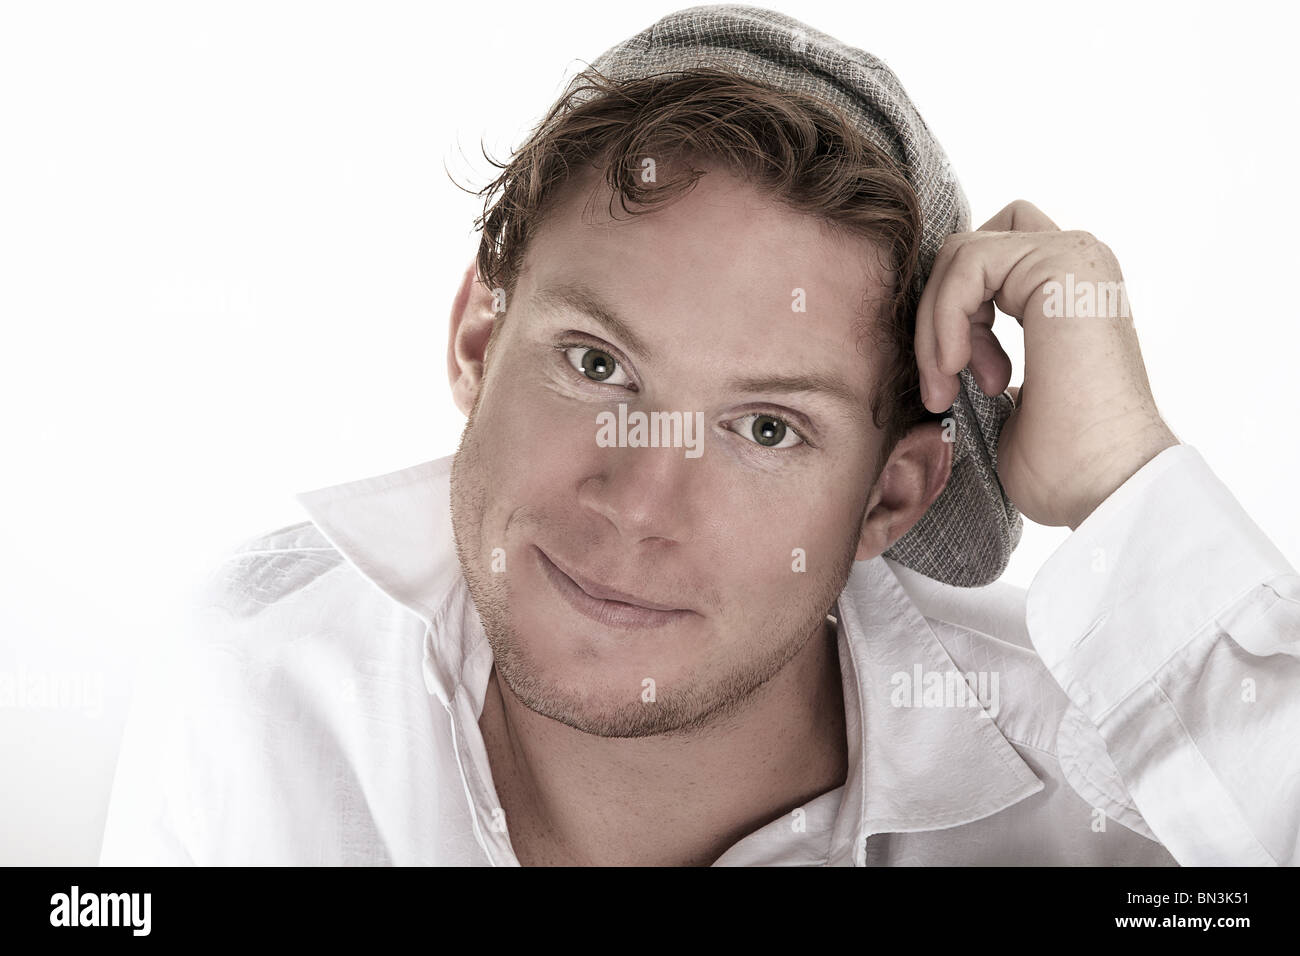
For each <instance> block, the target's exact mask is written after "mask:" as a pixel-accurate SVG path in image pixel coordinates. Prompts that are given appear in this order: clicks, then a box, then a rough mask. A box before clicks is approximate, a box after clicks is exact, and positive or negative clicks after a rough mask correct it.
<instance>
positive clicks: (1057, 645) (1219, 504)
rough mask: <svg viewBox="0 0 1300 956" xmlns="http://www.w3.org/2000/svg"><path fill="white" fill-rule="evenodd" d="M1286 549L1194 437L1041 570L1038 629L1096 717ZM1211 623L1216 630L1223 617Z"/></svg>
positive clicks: (1030, 603)
mask: <svg viewBox="0 0 1300 956" xmlns="http://www.w3.org/2000/svg"><path fill="white" fill-rule="evenodd" d="M1293 574H1295V571H1294V570H1293V569H1292V568H1291V566H1290V564H1289V563H1288V562H1287V559H1286V558H1285V557H1284V556H1283V555H1282V553H1281V552H1280V551H1278V549H1277V547H1276V546H1275V545H1274V544H1273V543H1272V542H1271V541H1270V540H1269V539H1268V537H1267V536H1266V535H1265V534H1264V533H1263V531H1261V530H1260V528H1259V527H1258V526H1257V525H1256V524H1255V523H1254V522H1253V521H1252V520H1251V518H1250V516H1249V515H1247V514H1246V512H1245V510H1244V509H1242V507H1241V505H1240V504H1239V503H1238V502H1237V500H1236V498H1234V497H1233V496H1232V493H1231V492H1230V491H1229V490H1228V489H1227V487H1226V486H1224V484H1223V483H1222V482H1221V481H1220V480H1219V479H1218V478H1217V477H1216V476H1215V474H1214V472H1213V471H1211V470H1210V467H1209V465H1208V464H1206V462H1205V459H1204V458H1202V457H1201V455H1200V453H1199V452H1197V451H1196V449H1194V448H1193V447H1191V446H1190V445H1182V444H1180V445H1173V446H1171V447H1169V448H1166V449H1165V450H1163V451H1162V452H1160V454H1158V455H1156V456H1155V457H1154V458H1152V459H1151V461H1149V462H1147V463H1146V464H1145V465H1144V466H1143V467H1142V468H1140V469H1139V470H1138V471H1137V472H1136V473H1135V474H1134V475H1133V476H1132V477H1130V478H1129V479H1128V481H1126V482H1125V483H1124V484H1123V485H1121V486H1120V487H1119V488H1118V489H1116V490H1115V492H1114V493H1112V494H1111V495H1110V497H1108V498H1106V500H1105V501H1103V502H1102V503H1101V504H1100V505H1099V506H1098V507H1097V509H1096V510H1095V511H1093V513H1092V514H1090V515H1089V516H1088V517H1087V518H1086V519H1084V522H1083V523H1082V524H1081V525H1079V527H1078V528H1076V529H1075V531H1074V532H1073V533H1072V534H1071V535H1070V537H1069V538H1067V539H1066V541H1065V542H1064V543H1063V544H1062V545H1061V546H1060V547H1059V548H1057V550H1056V551H1055V552H1053V554H1052V556H1051V557H1050V558H1048V560H1047V562H1046V563H1045V564H1044V565H1043V566H1042V568H1041V569H1040V570H1039V571H1038V573H1037V574H1036V575H1035V576H1034V579H1033V582H1032V583H1031V584H1030V586H1029V591H1028V594H1027V595H1026V610H1025V622H1026V627H1027V629H1028V631H1029V637H1030V640H1031V641H1032V642H1033V645H1034V648H1035V649H1036V650H1037V651H1038V654H1039V656H1040V657H1042V659H1043V661H1044V663H1045V664H1046V665H1047V667H1048V669H1049V670H1050V671H1051V672H1052V675H1053V676H1054V677H1055V678H1056V679H1057V681H1058V682H1059V683H1060V685H1061V687H1062V688H1063V689H1064V690H1065V692H1066V694H1068V695H1069V697H1070V699H1071V700H1072V701H1074V703H1075V705H1076V706H1077V707H1078V708H1079V709H1080V710H1082V711H1083V712H1084V713H1085V714H1086V715H1087V716H1088V718H1089V719H1090V720H1092V722H1093V723H1094V724H1098V725H1100V724H1101V722H1102V720H1103V718H1104V716H1105V715H1106V714H1107V713H1108V712H1109V711H1111V709H1112V708H1114V707H1115V706H1117V705H1118V704H1120V703H1121V702H1122V701H1124V699H1125V698H1127V697H1128V696H1129V695H1130V694H1132V693H1133V691H1134V690H1135V689H1137V687H1138V686H1139V685H1141V684H1142V683H1143V682H1145V681H1146V680H1148V679H1149V678H1150V677H1151V675H1152V674H1154V673H1155V672H1156V671H1157V670H1159V669H1160V667H1161V665H1162V664H1164V663H1165V662H1166V661H1168V660H1169V659H1170V658H1171V657H1172V656H1173V655H1174V654H1175V653H1177V652H1178V650H1179V649H1180V648H1182V647H1183V646H1184V645H1186V644H1187V643H1188V642H1189V641H1191V640H1193V639H1194V638H1195V637H1196V636H1197V634H1198V633H1199V632H1201V631H1202V630H1204V629H1207V628H1210V627H1211V626H1212V625H1213V624H1214V621H1215V619H1216V617H1217V616H1218V615H1219V614H1220V613H1222V612H1225V611H1227V610H1228V609H1230V608H1231V607H1232V606H1233V605H1234V604H1236V603H1238V602H1239V601H1240V600H1241V599H1242V598H1244V597H1246V596H1247V595H1248V594H1249V593H1250V592H1251V591H1252V590H1253V589H1255V588H1257V587H1258V586H1259V585H1260V584H1262V583H1264V582H1266V581H1269V580H1271V579H1273V578H1276V577H1278V576H1280V575H1293ZM1213 630H1215V631H1217V627H1214V628H1213Z"/></svg>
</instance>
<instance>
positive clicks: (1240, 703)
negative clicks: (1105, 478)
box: [1026, 445, 1300, 866]
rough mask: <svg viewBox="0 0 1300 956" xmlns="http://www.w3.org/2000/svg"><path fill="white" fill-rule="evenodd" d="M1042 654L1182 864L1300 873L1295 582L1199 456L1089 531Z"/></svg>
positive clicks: (1047, 619)
mask: <svg viewBox="0 0 1300 956" xmlns="http://www.w3.org/2000/svg"><path fill="white" fill-rule="evenodd" d="M1026 601H1027V603H1026V626H1027V628H1028V631H1029V636H1030V639H1031V640H1032V642H1033V644H1034V647H1035V649H1036V650H1037V651H1038V653H1039V655H1040V656H1041V657H1042V658H1043V661H1044V662H1045V663H1046V664H1047V666H1048V669H1049V670H1050V671H1051V673H1052V675H1053V676H1054V677H1055V678H1056V680H1057V681H1058V682H1059V683H1060V685H1061V687H1062V688H1063V689H1064V691H1065V692H1066V694H1067V695H1068V696H1069V697H1070V699H1071V701H1072V702H1073V703H1074V705H1075V706H1076V707H1077V708H1078V709H1079V710H1080V711H1082V712H1083V714H1085V715H1086V716H1087V718H1088V720H1089V721H1090V722H1091V723H1092V724H1093V725H1094V726H1095V727H1096V728H1097V730H1098V732H1099V734H1100V735H1101V737H1102V739H1103V740H1104V741H1105V744H1106V749H1107V752H1108V753H1109V755H1110V758H1111V760H1112V761H1113V762H1114V764H1115V767H1116V769H1117V770H1118V773H1119V775H1120V777H1121V778H1122V780H1123V783H1124V785H1125V786H1126V787H1127V789H1128V791H1129V794H1130V795H1131V797H1132V800H1133V803H1134V804H1135V805H1136V807H1137V808H1138V810H1139V812H1140V813H1141V815H1142V818H1143V819H1144V820H1145V821H1146V823H1147V825H1148V826H1149V827H1150V829H1151V831H1152V832H1153V833H1154V834H1155V836H1156V837H1157V838H1158V839H1159V841H1160V842H1161V843H1162V844H1164V845H1165V847H1166V848H1167V849H1168V850H1169V852H1170V853H1171V854H1172V855H1173V857H1174V858H1175V859H1176V860H1178V862H1179V863H1181V864H1183V865H1185V866H1234V865H1265V866H1267V865H1275V864H1281V865H1297V864H1300V746H1297V739H1298V738H1300V576H1298V575H1297V574H1296V571H1295V569H1294V568H1293V567H1292V566H1291V565H1290V564H1289V563H1288V561H1287V560H1286V558H1285V557H1283V555H1282V553H1281V552H1280V551H1279V550H1278V549H1277V548H1276V547H1275V546H1274V545H1273V543H1272V542H1271V541H1270V540H1269V539H1268V538H1267V536H1265V534H1264V533H1263V532H1262V531H1261V530H1260V528H1259V527H1258V526H1257V525H1256V524H1255V523H1254V522H1253V521H1252V520H1251V519H1250V517H1249V516H1248V515H1247V514H1246V512H1245V511H1244V510H1243V509H1242V507H1241V505H1240V504H1239V503H1238V502H1237V500H1236V499H1235V498H1234V497H1233V496H1232V494H1231V492H1229V491H1228V489H1227V488H1226V487H1225V486H1224V485H1223V483H1222V482H1221V481H1219V479H1218V478H1217V477H1216V476H1215V475H1214V473H1213V472H1212V471H1211V470H1210V468H1209V466H1208V465H1207V464H1206V462H1205V460H1204V459H1203V458H1202V457H1201V455H1200V454H1199V453H1198V452H1197V451H1196V450H1195V449H1194V448H1192V447H1191V446H1189V445H1175V446H1173V447H1171V448H1167V449H1165V450H1164V451H1162V452H1161V453H1160V454H1159V455H1157V456H1156V457H1155V458H1153V459H1152V460H1151V461H1150V462H1148V463H1147V464H1146V465H1145V466H1143V467H1142V468H1141V469H1140V470H1139V471H1138V472H1137V473H1136V474H1134V475H1133V476H1132V477H1131V478H1130V479H1129V480H1128V481H1127V482H1125V483H1124V484H1123V485H1122V486H1120V488H1118V489H1117V490H1116V491H1115V492H1114V493H1113V494H1112V495H1111V496H1110V497H1109V498H1107V499H1106V500H1105V501H1103V502H1102V504H1101V505H1100V506H1099V507H1098V508H1097V509H1096V511H1094V512H1093V513H1092V514H1091V515H1089V516H1088V518H1087V519H1085V520H1084V522H1083V524H1081V525H1080V526H1079V527H1078V528H1077V529H1076V530H1075V531H1074V533H1073V534H1071V535H1070V537H1069V538H1068V539H1066V541H1065V542H1064V543H1063V544H1062V545H1061V547H1060V548H1058V549H1057V551H1056V552H1055V553H1053V555H1052V556H1051V557H1050V558H1049V559H1048V561H1047V562H1046V564H1044V565H1043V567H1042V568H1041V569H1040V570H1039V572H1038V574H1037V575H1036V576H1035V578H1034V580H1033V583H1032V584H1031V585H1030V587H1029V592H1028V595H1027V599H1026Z"/></svg>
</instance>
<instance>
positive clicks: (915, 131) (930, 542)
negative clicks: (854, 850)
mask: <svg viewBox="0 0 1300 956" xmlns="http://www.w3.org/2000/svg"><path fill="white" fill-rule="evenodd" d="M591 66H592V67H593V68H595V69H597V70H599V71H600V72H601V73H602V74H604V75H605V76H608V77H610V78H611V79H614V80H625V79H634V78H637V77H641V76H646V75H648V74H652V73H660V72H672V71H678V70H691V69H698V68H701V67H714V68H723V69H729V70H732V71H733V72H736V73H739V74H740V75H742V76H744V77H746V78H748V79H751V80H754V81H756V82H761V83H764V84H767V85H768V86H772V87H776V88H778V89H786V90H791V91H795V92H799V93H804V94H807V95H811V96H815V97H817V98H818V99H820V100H822V101H823V102H827V103H830V104H831V105H833V106H835V107H838V108H839V110H840V111H841V112H843V113H844V114H846V115H847V116H848V117H849V118H850V119H851V120H852V121H853V122H854V124H855V125H856V126H857V127H858V128H859V129H860V130H861V131H862V132H863V133H864V134H865V135H866V137H867V138H868V139H869V140H870V141H871V142H872V143H874V144H875V145H876V146H878V147H879V148H880V149H882V150H884V151H885V152H886V153H888V154H889V155H890V156H891V157H893V159H894V160H895V161H896V162H898V163H899V165H900V166H901V167H902V168H903V170H904V172H905V173H906V175H907V178H908V181H909V183H910V184H911V186H912V189H913V190H914V191H915V192H916V195H917V198H918V200H919V202H920V208H921V213H922V217H923V220H924V222H923V226H922V236H921V261H920V274H921V278H922V279H925V278H928V277H929V274H930V268H931V266H932V265H933V264H934V259H935V256H936V255H937V254H938V252H939V249H940V247H941V246H942V245H943V241H944V239H945V238H946V237H947V236H948V235H950V234H951V233H954V232H966V231H968V230H970V228H971V226H970V206H969V203H968V202H967V200H966V195H965V193H964V192H963V191H962V188H961V184H960V183H959V182H958V181H957V177H956V175H955V174H954V173H953V172H952V168H951V166H950V165H949V163H948V159H947V156H946V155H945V154H944V152H943V148H942V147H940V145H939V143H938V142H937V141H936V140H935V138H934V136H933V135H931V133H930V130H929V128H928V127H927V126H926V124H925V121H924V120H923V119H921V115H920V114H919V113H918V112H917V111H916V107H915V106H913V105H912V101H911V100H910V99H909V98H908V96H907V93H906V91H905V90H904V89H903V86H902V84H901V83H900V82H899V81H898V77H896V76H895V75H894V74H893V72H892V71H891V70H890V69H889V67H887V66H886V65H885V64H884V63H883V62H881V61H880V60H878V59H877V58H876V57H874V56H872V55H871V54H870V53H866V52H864V51H863V50H859V49H857V48H855V47H851V46H848V45H846V44H844V43H841V42H840V41H839V40H836V39H835V38H834V37H831V36H828V35H826V34H825V33H822V32H820V31H818V30H814V29H813V28H812V27H809V26H807V25H805V24H803V23H800V22H799V21H798V20H795V19H794V18H792V17H788V16H786V15H784V14H781V13H777V12H776V11H774V10H764V9H761V8H758V7H748V6H740V5H734V4H719V5H713V6H701V7H690V8H688V9H685V10H679V11H677V12H676V13H670V14H669V15H668V16H666V17H664V18H663V19H661V20H659V21H658V22H657V23H655V24H654V25H653V26H651V27H649V28H647V29H646V30H643V31H642V32H641V33H638V34H637V35H636V36H634V37H631V38H630V39H628V40H625V41H623V42H622V43H619V44H617V45H616V46H614V47H612V48H611V49H609V50H607V51H606V52H605V53H603V54H601V55H600V56H599V57H598V58H597V59H596V60H594V61H592V63H591ZM575 82H576V80H575ZM571 89H572V86H571V87H570V90H571ZM567 92H568V91H566V93H567ZM960 378H961V391H960V392H959V394H958V396H957V400H956V401H955V402H954V404H953V406H952V409H951V411H950V412H949V414H950V415H951V417H952V419H953V422H954V432H955V438H956V444H955V447H954V449H953V465H952V475H951V477H950V478H949V480H948V484H947V486H946V487H945V488H944V490H943V492H942V493H941V494H940V495H939V497H938V498H937V499H936V500H935V502H934V504H933V505H931V506H930V508H929V510H928V511H926V513H925V514H924V515H923V516H922V517H921V520H920V521H918V522H917V523H916V524H915V525H914V526H913V527H912V528H911V529H910V530H909V531H908V532H907V533H906V534H905V535H903V537H902V538H900V539H899V540H898V541H897V542H895V544H894V546H893V547H891V548H890V549H889V550H888V551H886V552H885V556H886V557H888V558H891V559H893V560H895V561H897V562H899V563H900V564H903V565H905V566H907V567H909V568H911V569H913V570H914V571H918V572H920V573H921V574H924V575H926V576H927V577H930V578H934V579H935V580H938V581H942V582H944V583H945V584H952V585H957V586H960V587H977V586H980V585H984V584H989V583H991V582H992V581H995V580H996V579H997V578H998V577H999V576H1000V575H1001V574H1002V572H1003V571H1004V570H1005V569H1006V566H1007V561H1008V560H1009V559H1010V557H1011V552H1012V551H1013V550H1014V549H1015V547H1016V545H1017V544H1018V543H1019V542H1020V532H1021V527H1022V520H1021V517H1020V513H1019V512H1018V511H1017V510H1016V508H1015V507H1014V506H1013V505H1012V504H1011V501H1010V500H1009V499H1008V498H1007V496H1006V494H1005V492H1004V491H1003V490H1002V485H1001V483H1000V482H999V481H998V474H997V448H998V435H999V434H1000V433H1001V430H1002V423H1003V422H1005V421H1006V419H1007V416H1009V415H1010V414H1011V412H1012V410H1013V405H1012V401H1011V397H1010V395H1008V394H1007V393H1005V392H1004V393H1003V394H1001V395H996V396H992V397H990V396H987V395H985V394H984V393H983V392H982V391H980V388H979V386H978V385H977V384H976V383H975V378H974V376H972V375H971V372H970V370H969V369H963V370H962V372H961V374H960Z"/></svg>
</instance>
